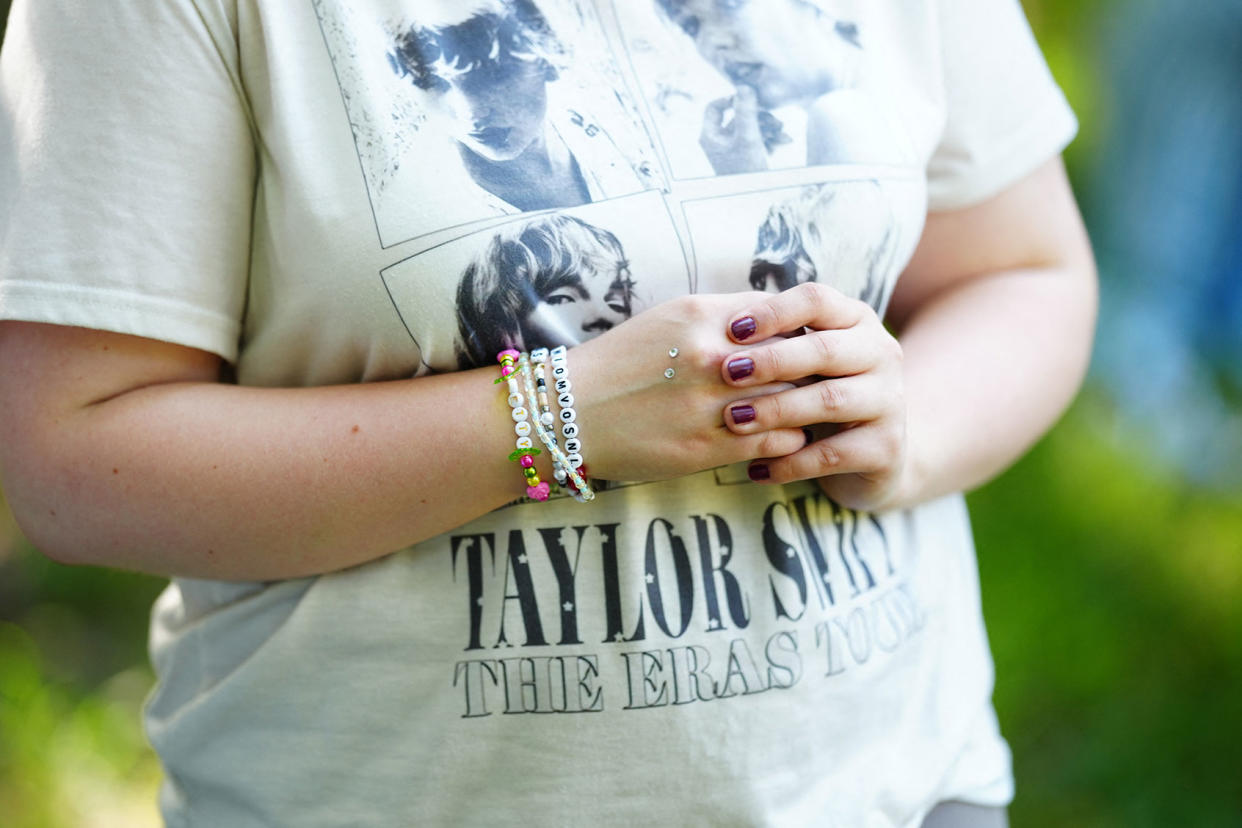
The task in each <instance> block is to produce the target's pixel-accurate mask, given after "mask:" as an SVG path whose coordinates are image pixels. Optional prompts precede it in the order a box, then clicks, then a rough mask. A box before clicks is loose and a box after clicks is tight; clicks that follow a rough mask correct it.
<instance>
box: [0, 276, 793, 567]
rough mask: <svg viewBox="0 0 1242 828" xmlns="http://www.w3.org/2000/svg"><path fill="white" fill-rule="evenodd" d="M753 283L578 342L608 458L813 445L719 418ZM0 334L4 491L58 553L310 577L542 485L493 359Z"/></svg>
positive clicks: (50, 331) (608, 462)
mask: <svg viewBox="0 0 1242 828" xmlns="http://www.w3.org/2000/svg"><path fill="white" fill-rule="evenodd" d="M743 301H753V299H752V298H751V297H750V296H748V295H745V294H743V295H738V296H733V297H686V298H684V299H681V300H673V301H671V302H667V303H665V304H664V305H661V306H659V307H658V308H653V309H652V310H650V311H648V312H646V313H644V314H640V315H639V316H637V317H635V318H634V319H632V320H630V321H628V322H626V323H625V324H624V325H621V326H618V327H617V328H615V329H614V330H613V331H611V332H609V333H608V334H605V335H604V336H601V337H599V338H597V339H595V340H592V341H591V342H588V343H586V344H585V345H582V346H579V347H578V348H575V349H574V350H573V351H572V352H571V357H570V366H571V376H572V377H573V379H574V385H575V389H576V390H578V391H579V392H580V393H578V394H577V396H578V398H579V399H580V400H581V402H580V403H579V405H578V406H577V407H578V410H579V422H580V423H581V424H582V427H583V437H584V442H585V445H586V456H587V460H588V463H589V464H590V467H591V469H592V472H593V473H594V474H595V475H597V476H600V477H607V478H614V479H616V478H619V479H656V478H661V477H671V476H675V475H679V474H685V473H688V472H691V471H697V470H699V469H702V468H709V467H711V466H714V465H720V464H722V463H727V462H733V461H736V460H740V459H745V458H746V457H754V456H763V455H764V454H769V453H776V454H780V453H786V452H789V451H792V450H795V449H796V448H798V447H800V446H801V445H802V444H803V441H804V438H803V436H802V434H801V433H800V432H798V431H796V430H792V429H787V430H784V431H781V430H777V431H773V432H769V433H767V434H762V435H754V436H750V437H745V438H740V439H739V438H738V437H737V436H736V435H733V434H731V433H730V432H729V431H728V430H727V429H726V428H725V427H724V425H723V423H722V422H721V421H720V414H719V412H720V407H721V406H722V405H723V404H725V402H726V401H727V400H728V399H731V398H734V397H737V396H740V394H739V392H737V390H736V389H731V388H729V387H728V386H726V385H725V384H724V383H722V382H720V380H719V376H718V373H717V372H716V371H715V369H714V366H715V364H716V363H717V362H718V360H719V359H721V358H722V357H723V355H724V353H725V352H727V351H728V350H730V349H735V348H736V346H733V345H731V343H729V342H728V340H727V339H726V338H725V336H724V335H723V333H720V331H723V329H724V321H725V320H726V319H727V318H728V315H729V314H731V313H733V312H734V311H735V310H736V309H737V308H738V307H740V304H741V302H743ZM653 342H654V343H669V342H675V343H678V344H679V345H680V347H681V349H682V350H683V352H684V356H683V357H680V358H679V360H680V361H681V362H682V364H684V365H685V366H686V368H687V369H690V368H691V367H692V366H694V365H699V366H702V369H701V370H698V371H695V370H685V371H683V372H682V373H683V375H682V376H680V377H679V381H678V382H677V383H670V382H668V381H666V380H665V379H664V378H663V376H662V372H663V370H664V367H665V364H666V363H667V361H668V357H667V353H666V351H667V347H668V345H663V346H662V347H663V351H665V352H664V353H661V347H660V346H656V345H652V344H650V343H653ZM0 352H2V353H3V354H4V359H3V361H2V363H0V470H3V473H4V483H5V489H6V495H7V496H8V498H9V501H10V504H11V505H12V506H13V509H14V512H15V514H16V515H17V516H18V518H19V522H20V524H21V525H22V527H23V529H24V530H25V531H26V532H27V534H28V536H29V537H30V538H31V540H32V541H33V542H34V543H35V544H36V545H37V546H38V547H39V548H41V549H42V550H43V551H45V552H46V553H48V554H49V555H51V556H52V557H55V558H57V559H58V560H62V561H66V562H71V563H91V564H103V565H109V566H116V567H122V568H129V569H137V570H142V571H148V572H158V573H166V574H167V573H171V574H183V575H193V576H199V577H214V578H223V579H270V578H281V577H294V576H298V575H305V574H311V573H318V572H324V571H329V570H335V569H340V568H344V567H348V566H351V565H355V564H359V563H363V562H365V561H368V560H371V559H373V558H376V557H379V556H381V555H384V554H388V553H390V552H393V551H396V550H398V549H402V548H404V547H406V546H408V545H410V544H413V543H415V542H417V541H420V540H424V539H426V538H430V537H433V536H435V535H437V534H439V533H441V532H444V531H447V530H449V529H451V528H453V527H456V526H459V525H462V524H464V523H466V522H468V521H469V520H471V519H473V518H475V517H477V516H479V515H482V514H484V513H486V512H488V511H490V510H492V509H494V508H496V507H498V506H501V505H503V504H504V503H507V502H509V501H511V500H513V499H514V498H515V497H517V496H518V495H520V494H521V493H522V492H523V490H524V485H523V481H522V478H521V475H520V473H519V471H518V469H517V467H516V466H515V465H514V464H512V463H510V462H509V461H508V460H507V456H508V454H509V452H511V451H512V450H513V444H514V435H513V422H512V419H511V417H510V412H509V409H508V405H507V403H506V394H505V393H504V392H502V391H501V390H500V387H498V386H496V385H494V384H493V382H492V380H493V378H494V377H495V376H496V375H497V372H496V371H495V370H488V369H479V370H475V371H466V372H459V373H455V374H446V375H441V376H433V377H424V378H419V379H413V380H405V381H396V382H386V383H373V384H364V385H354V386H339V387H324V388H301V389H265V388H243V387H237V386H233V385H227V384H223V383H220V382H218V381H217V378H218V374H219V369H220V364H219V360H218V359H217V358H216V357H214V356H211V355H209V354H206V353H204V352H201V351H196V350H192V349H188V348H184V347H181V346H177V345H171V344H167V343H160V342H154V341H151V340H147V339H141V338H137V337H129V336H122V335H119V334H111V333H104V332H100V331H92V330H86V329H81V328H65V327H59V326H52V325H40V324H29V323H17V322H4V323H0ZM541 460H542V458H541ZM542 472H543V473H544V474H545V475H546V474H547V472H548V466H547V464H546V463H544V464H543V468H542ZM582 508H589V507H582Z"/></svg>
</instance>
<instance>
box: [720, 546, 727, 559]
mask: <svg viewBox="0 0 1242 828" xmlns="http://www.w3.org/2000/svg"><path fill="white" fill-rule="evenodd" d="M720 557H722V558H727V557H729V547H727V546H722V547H720Z"/></svg>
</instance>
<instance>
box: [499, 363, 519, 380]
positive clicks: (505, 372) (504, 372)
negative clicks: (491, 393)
mask: <svg viewBox="0 0 1242 828" xmlns="http://www.w3.org/2000/svg"><path fill="white" fill-rule="evenodd" d="M515 370H517V369H515V368H514V367H513V366H512V365H502V366H500V375H501V376H502V377H507V376H509V375H510V374H512V373H513V372H514V371H515Z"/></svg>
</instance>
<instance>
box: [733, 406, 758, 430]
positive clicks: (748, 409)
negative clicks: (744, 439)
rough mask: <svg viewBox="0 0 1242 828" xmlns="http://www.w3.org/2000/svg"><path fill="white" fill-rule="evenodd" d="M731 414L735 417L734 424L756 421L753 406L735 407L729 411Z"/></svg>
mask: <svg viewBox="0 0 1242 828" xmlns="http://www.w3.org/2000/svg"><path fill="white" fill-rule="evenodd" d="M729 413H730V414H731V415H733V422H734V423H736V424H738V425H741V424H742V423H749V422H750V421H751V420H753V419H755V407H754V406H752V405H735V406H733V407H732V408H730V409H729Z"/></svg>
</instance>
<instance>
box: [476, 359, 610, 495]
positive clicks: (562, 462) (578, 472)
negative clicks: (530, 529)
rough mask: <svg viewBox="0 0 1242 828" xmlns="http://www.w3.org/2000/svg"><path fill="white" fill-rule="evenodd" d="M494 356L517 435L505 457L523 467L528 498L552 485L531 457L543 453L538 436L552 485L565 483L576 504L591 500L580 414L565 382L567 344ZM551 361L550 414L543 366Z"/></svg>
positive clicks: (567, 383)
mask: <svg viewBox="0 0 1242 828" xmlns="http://www.w3.org/2000/svg"><path fill="white" fill-rule="evenodd" d="M496 361H497V362H499V363H500V376H499V377H498V378H497V379H496V382H497V383H504V384H505V386H506V387H507V389H508V392H509V397H508V401H509V408H510V412H511V414H512V416H513V423H514V433H515V434H516V435H517V448H516V449H515V450H514V451H513V452H512V453H511V454H510V455H509V459H510V460H512V461H514V462H516V463H518V465H519V466H521V467H522V476H523V477H524V478H525V481H526V495H527V497H529V498H531V499H532V500H547V499H548V495H549V493H550V492H551V491H552V490H553V488H554V487H553V486H552V485H550V484H549V483H548V482H547V481H542V480H540V479H539V472H538V471H537V470H536V469H535V457H536V456H538V455H539V454H542V452H541V451H540V450H539V449H538V448H536V447H535V441H534V439H533V438H538V440H539V442H540V443H542V444H543V447H544V449H545V450H547V452H548V456H549V457H550V458H551V459H552V473H553V476H554V477H555V478H556V481H557V484H559V485H557V486H556V487H555V488H557V489H559V488H560V487H561V486H563V487H564V488H566V489H567V490H568V491H569V493H570V494H571V495H573V497H574V499H575V500H577V501H578V502H579V503H587V502H589V501H591V500H594V499H595V492H594V491H592V490H591V486H590V484H589V483H588V482H587V479H586V465H585V462H584V460H583V458H582V440H581V438H580V436H579V433H578V423H577V416H578V415H577V412H576V411H575V410H574V407H573V406H574V397H573V394H572V393H571V389H572V386H571V385H570V382H569V366H568V362H567V349H566V348H565V347H564V346H561V347H559V348H554V349H552V351H551V352H549V351H548V349H547V348H536V349H535V350H534V351H532V352H531V353H530V354H525V353H521V352H519V351H516V350H514V349H512V348H509V349H506V350H504V351H501V352H500V353H499V354H497V355H496ZM549 362H550V363H551V366H552V378H553V388H554V389H555V391H556V401H557V404H558V406H559V413H558V414H553V413H552V405H551V398H552V395H551V394H549V391H548V379H547V369H546V366H547V364H548V363H549ZM558 422H559V423H560V430H561V434H562V435H563V436H564V437H565V448H564V450H562V449H561V446H560V443H559V441H558V440H557V436H556V426H557V423H558ZM532 435H533V438H532Z"/></svg>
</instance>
